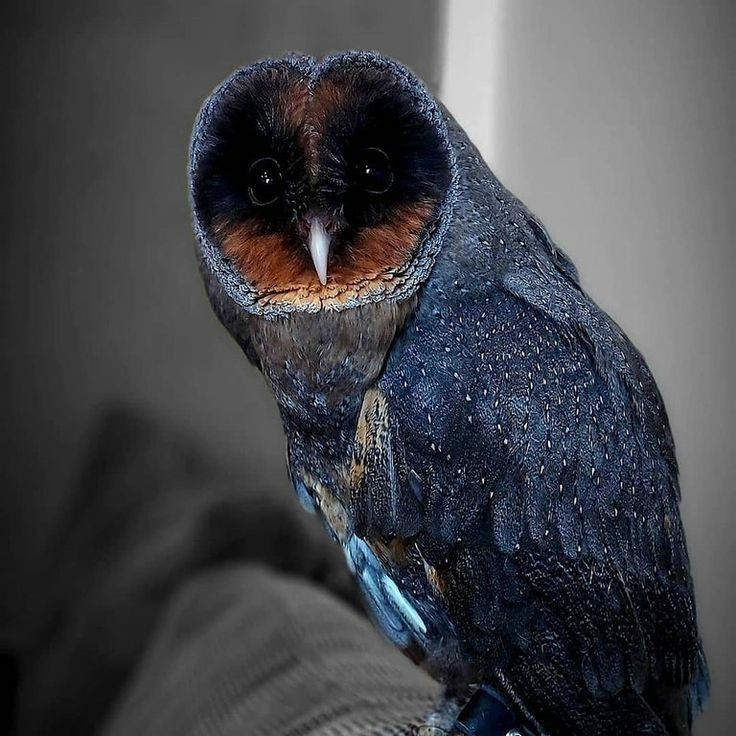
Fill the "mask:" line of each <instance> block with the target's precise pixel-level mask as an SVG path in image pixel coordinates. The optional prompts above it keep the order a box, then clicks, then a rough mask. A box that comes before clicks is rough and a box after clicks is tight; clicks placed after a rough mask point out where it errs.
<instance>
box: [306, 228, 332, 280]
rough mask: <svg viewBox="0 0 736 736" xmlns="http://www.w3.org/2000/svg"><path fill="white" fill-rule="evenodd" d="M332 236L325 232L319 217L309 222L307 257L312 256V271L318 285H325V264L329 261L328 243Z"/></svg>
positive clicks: (325, 229)
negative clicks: (314, 272) (314, 273)
mask: <svg viewBox="0 0 736 736" xmlns="http://www.w3.org/2000/svg"><path fill="white" fill-rule="evenodd" d="M331 240H332V236H331V235H330V234H329V233H328V232H327V228H325V223H324V222H323V220H322V219H321V218H320V217H313V218H312V219H311V220H310V222H309V255H311V256H312V263H313V264H314V270H315V271H316V272H317V276H318V277H319V280H320V283H321V284H322V286H324V285H325V284H326V283H327V262H328V261H329V259H330V241H331Z"/></svg>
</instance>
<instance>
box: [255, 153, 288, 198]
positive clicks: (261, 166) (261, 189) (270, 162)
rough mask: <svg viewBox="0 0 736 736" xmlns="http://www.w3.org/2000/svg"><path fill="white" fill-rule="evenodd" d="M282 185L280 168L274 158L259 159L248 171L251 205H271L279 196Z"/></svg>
mask: <svg viewBox="0 0 736 736" xmlns="http://www.w3.org/2000/svg"><path fill="white" fill-rule="evenodd" d="M282 184H283V177H282V176H281V167H280V166H279V162H278V161H277V160H276V159H275V158H259V159H257V160H256V161H254V162H253V163H252V164H251V165H250V168H249V169H248V196H249V197H250V199H251V202H253V204H255V205H258V206H261V207H262V206H264V205H267V204H273V203H274V202H275V201H276V200H277V199H278V198H279V197H280V196H281V189H282Z"/></svg>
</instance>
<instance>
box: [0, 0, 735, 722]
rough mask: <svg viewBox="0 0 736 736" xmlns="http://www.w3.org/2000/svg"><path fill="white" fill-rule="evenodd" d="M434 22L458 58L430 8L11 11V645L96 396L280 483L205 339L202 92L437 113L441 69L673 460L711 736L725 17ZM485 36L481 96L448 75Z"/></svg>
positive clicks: (456, 8)
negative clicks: (390, 64) (295, 95)
mask: <svg viewBox="0 0 736 736" xmlns="http://www.w3.org/2000/svg"><path fill="white" fill-rule="evenodd" d="M443 9H444V10H447V15H448V18H447V20H449V29H450V30H449V32H447V33H446V32H445V31H444V25H443V23H442V22H441V21H442V17H441V16H442V13H440V12H438V4H437V3H428V2H426V1H424V0H416V1H414V2H407V1H404V2H389V1H386V2H371V3H368V2H361V3H358V2H345V1H344V0H334V1H327V0H323V1H322V2H317V1H313V2H299V1H298V0H297V1H293V2H285V1H283V0H280V1H278V2H274V1H273V0H268V1H265V0H264V2H262V3H260V2H234V1H233V0H227V1H226V2H217V3H199V2H196V1H195V0H191V1H190V0H178V1H176V2H175V1H174V0H158V1H156V2H145V3H144V2H135V3H131V2H122V0H112V1H111V2H106V3H104V4H101V3H96V2H94V3H93V2H92V1H91V0H89V1H88V2H76V3H63V4H51V3H48V4H42V3H40V2H35V3H23V4H20V3H17V4H11V5H10V7H9V8H8V10H7V11H6V22H5V23H4V24H3V27H2V29H1V30H0V48H1V49H2V52H1V53H2V55H3V57H4V59H3V62H4V63H3V69H4V70H5V72H6V73H5V75H4V82H5V85H4V87H5V91H4V95H3V98H4V106H3V107H4V116H3V118H4V119H3V121H2V126H3V136H2V148H3V161H4V163H5V166H4V167H3V170H4V174H5V177H4V178H5V181H4V182H3V183H4V187H3V190H4V196H3V197H2V200H1V204H0V207H1V208H2V209H1V210H0V212H1V216H2V222H3V226H4V227H3V235H4V242H3V247H2V251H1V253H0V300H1V302H0V306H1V307H2V308H1V309H0V328H1V333H0V334H2V338H3V343H2V345H3V348H2V354H1V359H0V379H2V380H1V382H2V385H3V387H4V395H3V409H4V414H5V420H4V421H3V423H2V448H3V449H2V463H0V481H1V482H2V486H1V487H2V489H3V492H2V496H1V497H0V535H2V536H1V537H0V538H3V539H5V540H6V541H7V549H6V550H5V551H4V552H5V553H4V554H3V556H2V561H1V563H0V564H2V566H3V568H2V570H0V572H2V583H3V584H4V585H6V589H7V590H8V591H9V593H8V594H7V595H5V596H3V597H2V598H0V616H1V617H2V618H0V623H5V622H7V623H8V624H9V625H10V626H11V627H12V626H15V627H16V628H17V627H18V625H19V619H20V618H21V617H19V616H18V614H17V612H18V611H19V610H21V611H22V608H20V609H19V608H18V606H19V605H21V604H23V602H24V601H25V602H26V603H27V602H28V601H27V598H28V597H27V596H26V595H25V591H26V589H27V588H28V583H29V582H32V579H33V575H34V572H33V571H34V564H35V561H36V559H37V557H38V552H39V550H40V549H41V548H42V545H43V540H44V538H45V537H46V535H47V534H48V532H49V530H50V529H51V526H52V524H53V520H54V519H55V518H56V515H57V513H58V511H59V510H60V509H61V508H62V507H63V505H64V502H65V499H66V498H68V495H69V493H70V491H71V489H72V488H73V487H74V481H75V478H76V472H77V470H78V466H79V463H80V461H81V458H82V456H83V454H84V450H85V448H86V447H87V445H88V443H89V440H90V433H91V432H92V427H93V422H94V417H95V415H96V412H97V410H98V408H99V407H100V406H101V405H102V404H103V403H104V402H105V401H107V400H108V399H111V398H113V399H126V400H129V401H133V402H134V403H136V404H139V405H141V406H144V407H146V408H148V409H149V410H150V411H152V412H153V413H154V414H155V415H157V416H160V417H162V418H165V419H167V420H170V421H173V422H174V423H176V424H179V425H182V426H184V427H185V428H188V430H189V431H191V432H192V433H193V434H194V435H195V436H197V437H198V438H199V441H200V442H201V444H202V445H203V446H205V447H208V448H209V449H210V451H211V452H212V453H214V454H215V455H216V456H217V457H218V458H220V459H221V461H222V462H223V463H225V462H227V463H231V462H238V463H241V464H247V465H249V466H252V467H253V468H255V470H254V471H253V472H254V473H255V477H254V485H255V486H256V487H257V486H258V482H259V479H261V480H262V481H263V484H264V485H266V484H267V485H269V486H273V485H274V484H277V485H279V484H283V485H284V486H285V485H286V482H287V481H286V475H285V471H284V463H283V450H284V448H283V440H282V436H281V432H280V428H279V424H278V417H277V414H276V412H275V409H274V406H273V403H272V400H271V398H270V397H269V395H268V394H267V392H266V390H265V387H264V385H263V383H262V380H261V379H260V377H259V376H258V375H257V374H256V373H255V372H254V371H253V370H252V369H250V368H249V367H247V365H246V363H245V361H244V359H243V358H242V357H241V356H240V354H239V352H238V350H237V349H236V348H235V346H234V344H231V342H230V341H229V340H228V339H227V338H226V336H225V335H224V334H223V331H222V330H221V329H220V328H219V325H218V324H217V323H216V320H215V319H214V317H213V316H212V315H211V313H210V311H209V306H208V304H207V302H206V299H205V297H204V293H203V290H202V288H201V285H200V283H199V279H198V275H197V272H196V267H195V262H194V257H193V245H192V237H191V234H190V228H189V214H188V207H187V201H186V182H185V171H186V150H187V144H188V137H189V132H190V126H191V122H192V119H193V117H194V115H195V113H196V111H197V108H198V106H199V104H200V102H201V100H202V98H203V97H204V96H205V95H206V94H207V92H208V91H209V90H210V89H211V88H212V87H213V86H214V85H215V84H216V83H217V82H218V81H219V80H220V79H221V78H222V77H224V76H225V75H226V74H227V73H228V72H229V71H230V70H231V69H232V68H234V67H236V66H239V65H242V64H243V63H246V62H248V61H251V60H253V59H255V58H258V57H261V56H264V55H272V54H277V53H280V52H283V51H286V50H289V49H300V50H307V51H313V52H324V51H327V50H332V49H338V48H346V47H354V48H358V47H367V48H378V49H379V50H381V51H384V52H385V53H388V54H391V55H394V56H397V57H399V58H401V59H403V60H405V61H407V62H408V63H409V64H411V65H412V66H413V67H414V68H415V69H416V70H417V71H418V72H419V73H420V74H421V75H423V76H424V77H425V79H427V80H428V81H429V82H430V83H431V84H432V86H433V87H434V88H437V87H438V85H439V84H440V80H441V79H442V75H443V70H444V71H445V75H444V76H445V85H446V86H445V88H444V90H443V96H444V97H446V98H447V99H448V100H459V102H458V109H459V111H460V112H461V113H462V114H461V122H463V123H465V124H467V126H468V128H469V129H471V130H473V131H474V132H475V131H480V132H479V133H478V136H479V139H480V140H479V142H480V143H481V145H482V147H483V150H484V153H486V154H488V156H489V159H490V163H491V165H492V167H493V168H494V169H495V170H496V171H497V173H498V174H499V175H500V176H501V178H502V179H503V180H504V181H505V182H506V183H507V185H509V186H510V188H512V189H513V190H514V191H515V192H516V193H517V194H518V195H520V196H521V197H522V198H523V199H524V200H525V201H526V202H527V203H528V204H529V205H530V206H531V207H532V209H534V210H535V211H536V212H537V213H538V214H539V215H540V216H541V217H542V218H543V220H544V221H545V222H546V223H547V225H548V227H549V229H550V231H551V233H552V234H553V236H554V237H555V238H556V239H557V241H558V242H559V243H560V245H561V246H562V247H563V248H564V249H565V250H566V251H567V252H568V253H569V254H570V255H571V256H572V257H573V259H574V260H575V262H576V264H577V266H578V268H579V270H580V273H581V275H582V279H583V281H584V283H585V285H586V286H587V288H588V290H589V291H590V292H591V293H592V294H593V295H594V296H595V298H596V299H597V300H598V301H599V302H600V303H601V304H602V306H604V307H605V308H606V309H607V310H608V311H609V312H610V313H611V314H612V315H613V316H614V317H615V318H616V319H617V320H618V321H619V323H620V324H621V325H622V326H623V327H624V329H625V330H626V331H627V332H628V333H629V335H630V336H631V337H632V338H633V339H634V341H635V342H636V343H637V345H638V346H639V347H640V348H641V349H642V351H643V352H644V354H645V356H646V357H647V359H648V361H649V363H650V365H651V367H652V369H653V371H654V374H655V376H656V377H657V380H658V382H659V385H660V387H661V389H662V393H663V394H664V398H665V401H666V403H667V406H668V409H669V413H670V417H671V421H672V425H673V430H674V434H675V439H676V441H677V444H678V448H679V458H680V462H681V466H682V485H683V495H684V501H683V515H684V517H685V523H686V526H687V530H688V538H689V542H690V548H691V556H692V560H693V569H694V576H695V579H696V590H697V595H698V602H699V612H700V619H701V628H702V631H703V636H704V638H705V642H706V649H707V651H708V654H709V659H710V662H711V668H712V675H713V679H714V687H713V696H712V700H711V702H710V705H709V707H708V709H707V711H706V715H705V716H704V717H703V718H702V720H701V722H700V724H699V728H698V729H697V732H698V733H701V734H705V733H708V732H709V730H710V732H715V733H727V732H729V731H730V730H731V729H730V727H729V726H728V725H727V724H730V717H729V716H730V713H729V710H730V703H732V702H734V700H735V699H736V686H735V684H734V680H735V679H736V678H735V677H734V667H733V659H734V656H736V645H735V644H734V641H733V640H734V631H733V629H734V627H733V625H732V619H733V605H734V603H735V602H736V601H735V600H734V598H735V596H734V591H733V585H734V582H735V580H734V574H733V565H734V563H733V558H734V554H735V553H736V549H735V548H734V542H733V532H732V529H733V522H734V500H733V490H732V479H733V477H734V472H736V463H735V462H734V457H735V455H736V452H735V450H736V448H734V442H733V438H732V435H731V434H730V432H729V429H730V427H731V425H732V418H733V416H734V396H733V390H732V386H731V383H730V381H729V379H730V376H731V374H732V373H733V359H734V354H733V326H732V324H733V318H734V298H733V291H732V284H733V282H734V278H735V277H736V273H735V271H736V269H735V267H734V266H735V259H734V256H733V255H732V249H733V242H732V241H733V236H732V233H733V228H732V226H731V223H730V219H731V218H730V216H731V212H732V210H733V208H734V205H735V204H736V191H735V188H734V175H733V171H734V164H736V161H734V156H735V150H736V146H735V145H734V141H733V135H734V123H735V122H736V120H735V118H734V103H733V99H734V97H735V96H736V90H734V84H733V79H734V76H735V75H736V59H735V58H734V51H733V44H732V37H733V34H734V32H736V16H735V13H734V4H733V3H730V2H728V0H722V1H720V2H719V1H718V0H711V1H709V2H700V3H695V2H693V3H684V2H680V3H674V2H670V1H668V0H648V1H647V2H646V3H642V2H633V1H625V2H621V1H620V0H618V1H617V2H615V3H614V2H610V1H608V0H585V2H583V0H579V1H577V2H575V1H573V0H557V2H555V3H548V2H547V3H540V2H538V1H536V0H494V2H482V1H481V0H476V1H474V0H452V3H451V5H450V6H449V10H448V9H447V8H439V10H443ZM486 32H487V38H488V39H491V40H492V41H493V43H492V44H491V43H490V42H489V46H488V49H487V50H484V51H483V52H482V54H481V57H480V58H482V59H483V63H486V62H487V63H488V64H489V65H490V67H489V68H492V69H493V75H492V79H491V82H492V83H491V84H489V85H486V84H485V83H483V84H480V83H479V80H484V79H486V76H485V75H484V73H485V71H486V69H485V68H483V69H474V68H467V69H464V68H463V67H462V64H463V56H462V54H461V51H462V47H463V45H464V44H465V45H466V46H467V45H468V44H469V43H473V44H477V39H478V38H479V33H480V34H483V33H486ZM448 33H449V35H448ZM480 37H481V38H482V36H480ZM443 45H444V47H445V48H446V49H447V54H446V56H445V58H443V56H442V53H441V51H442V48H443ZM473 48H475V47H473ZM458 49H459V51H458ZM448 80H449V81H448ZM450 82H451V83H452V87H451V88H448V87H447V84H449V83H450ZM483 100H486V101H488V102H489V104H488V105H486V107H485V108H483V105H482V104H481V102H482V101H483ZM463 101H464V104H463ZM476 101H477V103H476ZM483 109H486V110H490V114H491V115H492V120H490V121H488V120H487V119H486V118H485V117H483ZM460 112H459V114H460ZM489 125H490V128H489ZM486 129H489V130H490V132H489V133H488V135H487V136H484V131H485V130H486ZM6 581H7V582H6ZM7 586H9V587H7ZM11 611H15V612H16V614H15V616H11Z"/></svg>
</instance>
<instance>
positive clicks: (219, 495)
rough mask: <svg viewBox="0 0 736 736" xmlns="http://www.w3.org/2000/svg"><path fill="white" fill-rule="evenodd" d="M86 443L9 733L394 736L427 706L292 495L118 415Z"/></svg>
mask: <svg viewBox="0 0 736 736" xmlns="http://www.w3.org/2000/svg"><path fill="white" fill-rule="evenodd" d="M93 434H94V441H93V443H92V447H91V450H90V453H89V456H88V458H87V460H86V464H85V468H84V470H83V473H82V477H81V480H80V483H79V485H78V488H77V493H76V496H75V498H74V501H73V503H72V505H71V506H70V508H69V509H68V513H67V515H66V518H65V521H64V522H63V523H62V524H61V525H60V528H59V530H58V534H57V535H56V536H55V537H54V538H53V539H51V540H49V554H48V570H47V572H46V574H45V575H44V576H43V578H40V579H39V583H38V588H39V593H38V602H37V606H36V608H37V617H36V620H34V621H31V622H29V631H30V632H31V633H30V634H29V639H30V641H31V642H32V644H31V645H30V646H26V647H24V648H22V649H21V650H19V651H18V658H19V660H20V691H19V698H18V714H17V723H16V725H15V730H14V732H15V734H16V735H17V736H67V735H68V736H85V735H88V734H94V733H99V729H100V727H101V725H102V724H103V723H104V722H105V721H107V720H108V719H109V718H110V713H111V711H112V710H114V711H115V712H116V713H117V715H116V716H115V718H114V719H113V720H112V721H111V722H110V727H109V730H110V733H114V734H156V735H157V736H176V735H177V734H190V733H191V734H220V733H222V734H226V733H235V732H237V733H238V734H251V733H253V734H258V733H270V734H273V735H274V736H277V735H278V734H281V733H283V734H301V733H303V734H307V733H335V734H340V733H404V732H405V731H402V729H401V727H400V724H402V723H405V722H406V721H407V719H408V718H409V717H410V716H415V715H419V714H423V713H424V712H426V711H427V710H428V708H429V702H430V701H431V699H432V697H431V695H432V693H433V691H434V690H433V689H434V687H435V686H434V685H433V684H432V683H431V682H430V681H429V680H427V679H426V678H425V676H424V675H422V673H420V672H419V671H418V670H416V669H415V668H414V667H413V665H411V664H410V663H409V662H408V661H405V660H404V659H403V657H402V656H401V655H400V654H398V653H397V652H395V651H393V650H392V648H391V647H389V646H388V645H387V644H385V643H384V642H383V641H382V640H381V639H380V638H379V635H378V634H377V633H376V632H375V631H374V630H373V629H372V627H371V626H370V624H369V623H368V622H367V621H366V620H365V619H364V618H363V617H362V614H361V613H359V606H358V605H357V598H356V590H355V587H354V584H353V581H352V579H351V576H350V574H349V573H348V571H347V567H346V565H345V562H344V558H343V555H342V553H341V552H340V550H339V548H338V547H337V546H336V545H334V544H331V543H330V542H329V540H328V538H327V535H326V534H325V533H324V530H323V529H322V528H321V525H320V524H319V523H318V522H317V520H316V518H315V517H310V516H309V515H307V514H305V513H304V512H303V511H302V509H301V508H300V507H299V504H298V502H297V500H296V499H295V498H294V496H293V494H292V493H291V492H290V489H287V488H283V489H265V488H261V487H258V488H253V487H251V485H252V484H251V483H250V482H249V480H248V477H249V474H248V472H247V468H245V469H242V470H239V471H228V472H227V473H226V472H223V470H222V469H220V468H217V467H216V466H215V464H214V463H212V462H211V461H210V460H209V459H208V458H207V457H204V456H202V454H201V453H200V452H199V451H198V448H196V447H195V446H193V445H192V443H191V441H190V439H189V438H188V437H186V436H184V435H182V434H181V433H180V432H178V431H176V430H172V429H170V428H168V427H165V426H161V425H160V424H159V423H158V422H155V421H152V420H150V419H149V418H147V417H146V416H141V415H140V413H139V412H137V411H134V410H131V409H129V408H124V407H118V408H114V409H111V410H107V411H105V412H104V413H103V416H102V418H101V421H100V423H99V425H98V426H97V427H96V428H95V430H94V433H93ZM258 565H260V566H261V567H258ZM289 576H291V577H289ZM298 578H299V579H300V580H299V579H298ZM351 606H352V607H351ZM122 692H127V693H128V695H127V696H126V698H125V702H124V704H123V705H120V706H119V707H118V705H117V703H118V702H119V699H120V697H121V693H122ZM295 724H299V726H298V728H297V726H296V725H295ZM341 724H352V725H350V728H353V727H354V728H357V731H355V730H353V731H350V730H347V731H345V730H339V729H341V728H344V727H347V726H343V725H341ZM368 724H370V725H368ZM385 724H392V725H391V728H394V726H395V727H396V728H395V729H394V730H391V728H389V727H388V726H387V729H386V730H382V729H383V726H384V725H385ZM333 726H334V728H337V729H338V730H330V729H333ZM364 726H365V728H364ZM295 728H296V729H297V730H294V729H295ZM258 729H260V730H258ZM299 729H301V730H299ZM325 729H327V730H325ZM365 729H368V730H365ZM370 729H373V730H370ZM376 729H377V730H376ZM396 729H398V730H396Z"/></svg>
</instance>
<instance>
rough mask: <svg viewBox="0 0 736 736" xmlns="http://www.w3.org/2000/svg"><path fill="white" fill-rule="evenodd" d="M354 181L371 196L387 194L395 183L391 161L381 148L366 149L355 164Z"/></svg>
mask: <svg viewBox="0 0 736 736" xmlns="http://www.w3.org/2000/svg"><path fill="white" fill-rule="evenodd" d="M353 181H354V182H355V184H356V186H358V187H360V188H361V189H363V190H364V191H366V192H368V193H369V194H385V193H386V192H387V191H388V190H389V189H391V185H392V184H393V183H394V172H393V168H392V166H391V159H389V157H388V155H387V154H386V152H385V151H382V150H381V149H380V148H366V149H365V150H364V151H361V153H360V154H358V156H357V157H356V159H355V162H354V164H353Z"/></svg>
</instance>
